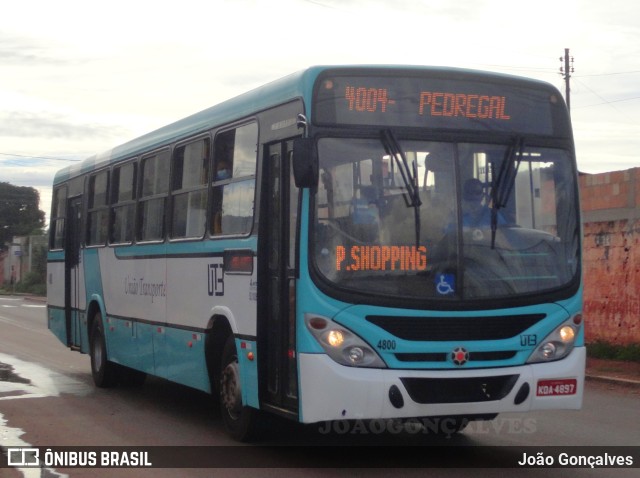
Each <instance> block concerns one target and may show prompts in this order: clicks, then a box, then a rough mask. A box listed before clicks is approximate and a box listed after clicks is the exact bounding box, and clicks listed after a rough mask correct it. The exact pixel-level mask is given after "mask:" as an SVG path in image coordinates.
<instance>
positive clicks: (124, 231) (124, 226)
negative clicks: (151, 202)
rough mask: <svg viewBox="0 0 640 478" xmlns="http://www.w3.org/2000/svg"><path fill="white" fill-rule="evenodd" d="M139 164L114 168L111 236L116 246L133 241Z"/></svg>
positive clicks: (111, 240)
mask: <svg viewBox="0 0 640 478" xmlns="http://www.w3.org/2000/svg"><path fill="white" fill-rule="evenodd" d="M136 173H137V164H136V163H133V162H131V163H128V164H125V165H123V166H120V167H117V168H114V170H113V174H112V177H111V183H112V185H111V204H112V207H111V233H110V234H111V235H110V238H109V240H110V242H111V243H116V244H123V243H131V241H133V231H134V225H133V223H134V220H135V199H136V190H135V186H136Z"/></svg>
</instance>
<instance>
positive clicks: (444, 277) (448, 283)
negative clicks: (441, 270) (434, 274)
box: [436, 274, 456, 295]
mask: <svg viewBox="0 0 640 478" xmlns="http://www.w3.org/2000/svg"><path fill="white" fill-rule="evenodd" d="M436 291H437V292H438V294H440V295H449V294H453V293H454V292H455V291H456V276H454V275H453V274H440V275H439V276H438V278H437V282H436Z"/></svg>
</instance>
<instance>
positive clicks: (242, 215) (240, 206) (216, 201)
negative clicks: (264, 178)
mask: <svg viewBox="0 0 640 478" xmlns="http://www.w3.org/2000/svg"><path fill="white" fill-rule="evenodd" d="M257 147H258V125H257V123H249V124H246V125H243V126H240V127H238V128H235V129H232V130H228V131H224V132H222V133H219V134H218V135H217V136H216V139H215V143H214V165H215V168H214V171H215V173H214V177H213V199H212V201H213V207H212V211H213V213H212V219H211V229H210V233H211V235H214V236H217V235H228V234H247V233H249V232H251V226H252V224H253V210H254V207H253V201H254V191H255V170H256V159H257Z"/></svg>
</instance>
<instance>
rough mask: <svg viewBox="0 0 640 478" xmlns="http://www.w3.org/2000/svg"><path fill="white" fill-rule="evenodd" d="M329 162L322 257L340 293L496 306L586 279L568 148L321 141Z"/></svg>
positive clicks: (322, 201) (318, 236)
mask: <svg viewBox="0 0 640 478" xmlns="http://www.w3.org/2000/svg"><path fill="white" fill-rule="evenodd" d="M318 155H319V164H320V180H319V185H318V190H317V194H316V198H315V212H314V214H315V218H314V219H315V220H314V229H313V234H312V242H313V244H312V247H313V249H312V250H313V251H314V253H313V258H314V261H315V266H316V270H317V271H318V272H319V273H320V275H321V276H322V278H323V279H325V281H330V283H331V284H333V285H334V286H337V287H339V288H341V289H348V290H351V291H355V292H359V293H363V294H372V295H376V296H381V295H384V296H389V297H393V298H397V299H403V298H406V299H442V300H457V301H460V300H477V299H494V298H505V297H514V296H517V295H522V294H527V295H530V294H536V293H541V292H549V291H552V290H554V289H558V288H560V287H562V286H564V285H567V284H568V283H570V282H571V281H572V280H573V279H574V278H575V277H576V275H577V273H578V271H579V259H578V254H579V224H578V223H577V217H578V210H577V207H578V206H577V194H576V184H575V181H574V179H573V178H574V176H575V172H574V171H573V166H572V160H571V155H570V153H569V152H568V151H565V150H563V149H555V148H550V147H533V146H528V145H526V143H525V142H524V141H523V140H522V139H516V140H515V141H512V142H505V143H504V144H482V143H469V142H459V143H455V142H434V141H420V140H410V139H403V138H399V139H398V141H397V147H396V148H394V150H393V151H390V148H389V147H388V145H387V144H386V141H385V140H384V135H382V137H381V138H369V139H363V138H357V139H356V138H343V137H340V138H338V137H325V138H321V139H319V141H318ZM400 156H402V159H400ZM416 196H419V197H416Z"/></svg>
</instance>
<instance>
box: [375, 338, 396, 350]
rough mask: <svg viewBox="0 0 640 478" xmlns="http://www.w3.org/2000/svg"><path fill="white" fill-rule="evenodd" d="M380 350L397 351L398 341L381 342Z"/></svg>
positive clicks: (379, 343)
mask: <svg viewBox="0 0 640 478" xmlns="http://www.w3.org/2000/svg"><path fill="white" fill-rule="evenodd" d="M378 348H379V349H380V350H395V349H396V341H395V340H379V341H378Z"/></svg>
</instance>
